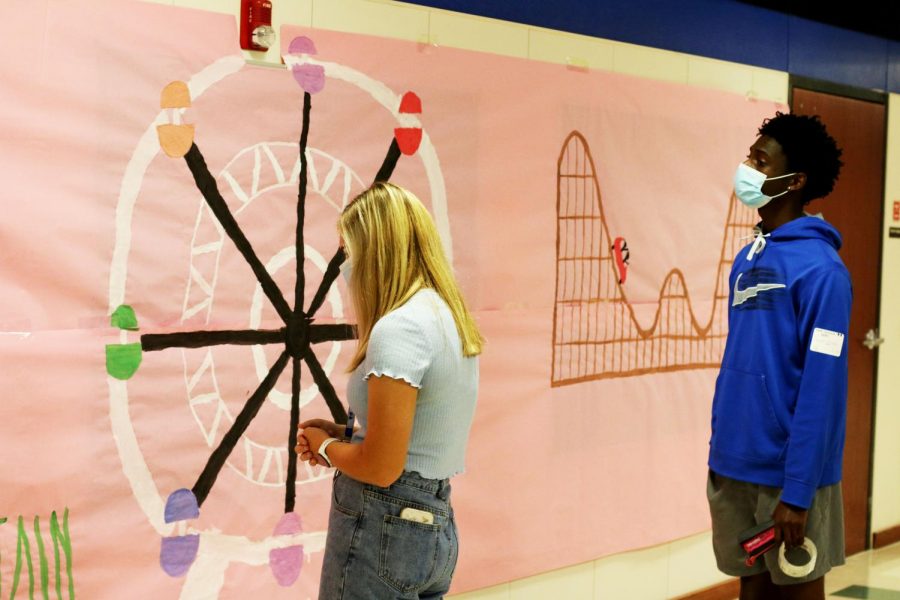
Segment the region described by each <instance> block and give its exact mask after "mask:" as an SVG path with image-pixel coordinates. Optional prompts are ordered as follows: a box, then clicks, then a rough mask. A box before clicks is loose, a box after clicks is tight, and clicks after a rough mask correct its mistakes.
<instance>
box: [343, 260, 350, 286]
mask: <svg viewBox="0 0 900 600" xmlns="http://www.w3.org/2000/svg"><path fill="white" fill-rule="evenodd" d="M351 268H352V267H351V265H350V257H347V258H346V259H345V260H344V262H343V263H342V264H341V275H342V276H343V277H344V281H345V282H346V283H347V285H350V272H351Z"/></svg>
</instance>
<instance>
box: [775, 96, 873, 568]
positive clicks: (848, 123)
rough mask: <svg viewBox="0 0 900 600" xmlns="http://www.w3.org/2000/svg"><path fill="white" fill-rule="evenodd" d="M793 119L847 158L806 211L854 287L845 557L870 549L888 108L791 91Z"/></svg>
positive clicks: (851, 328) (864, 102) (848, 417)
mask: <svg viewBox="0 0 900 600" xmlns="http://www.w3.org/2000/svg"><path fill="white" fill-rule="evenodd" d="M791 108H792V111H793V112H795V113H797V114H805V115H812V114H817V115H819V116H820V117H821V119H822V121H823V122H824V123H825V125H826V127H827V128H828V131H829V133H831V135H832V136H833V137H834V138H835V139H836V140H837V142H838V146H840V147H841V148H842V149H843V151H844V154H843V157H842V160H843V161H844V167H843V169H842V170H841V176H840V179H839V180H838V183H837V186H836V187H835V190H834V192H832V193H831V194H830V195H829V196H827V197H826V198H824V199H821V200H815V201H813V202H812V203H811V204H810V205H809V207H808V208H807V210H808V212H810V213H817V212H821V213H822V214H823V215H824V217H825V219H826V220H827V221H829V222H830V223H832V224H833V225H834V226H835V227H837V229H838V231H840V232H841V235H842V236H843V238H844V246H843V248H842V249H841V251H840V254H841V258H842V259H843V260H844V264H846V265H847V269H848V270H849V271H850V276H851V278H852V280H853V311H852V314H851V318H850V332H849V335H848V352H849V354H848V360H849V362H850V367H849V369H850V374H849V376H850V385H849V393H848V398H847V441H846V445H845V447H844V481H843V493H844V520H845V525H844V526H845V531H846V536H847V553H848V554H853V553H855V552H859V551H861V550H864V549H866V548H867V547H868V546H869V543H868V542H869V517H870V514H869V513H870V510H869V506H870V494H871V489H870V487H871V485H870V484H871V463H872V429H873V427H872V425H873V407H874V402H875V397H874V396H875V366H876V360H875V359H876V356H875V353H876V352H877V349H876V350H870V349H869V348H867V347H866V346H865V345H863V340H864V339H865V338H866V333H867V332H868V331H869V330H870V329H877V328H878V298H879V282H880V277H879V274H880V272H881V243H882V240H881V237H882V235H881V232H882V213H883V207H884V158H885V119H886V108H885V104H884V100H883V98H882V99H881V101H880V102H879V101H877V97H876V98H875V99H874V100H872V101H870V100H863V99H859V98H851V97H846V96H841V95H835V94H828V93H823V92H819V91H812V90H809V89H803V88H802V87H800V86H798V85H797V84H796V83H795V84H794V86H793V89H792V100H791Z"/></svg>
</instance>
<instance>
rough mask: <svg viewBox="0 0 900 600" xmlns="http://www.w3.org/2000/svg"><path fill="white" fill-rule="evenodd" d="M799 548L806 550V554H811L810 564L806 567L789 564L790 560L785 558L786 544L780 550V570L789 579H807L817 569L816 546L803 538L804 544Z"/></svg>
mask: <svg viewBox="0 0 900 600" xmlns="http://www.w3.org/2000/svg"><path fill="white" fill-rule="evenodd" d="M799 547H800V548H803V549H804V550H806V553H807V554H809V562H808V563H806V564H805V565H795V564H792V563H790V562H788V559H787V558H786V557H785V556H784V552H785V548H784V544H781V546H780V547H779V548H778V568H779V569H781V572H782V573H784V574H785V575H787V576H788V577H806V576H807V575H809V574H810V573H812V572H813V569H815V568H816V556H817V552H816V545H815V544H813V542H812V540H811V539H809V538H806V537H805V538H803V543H802V544H800V546H799Z"/></svg>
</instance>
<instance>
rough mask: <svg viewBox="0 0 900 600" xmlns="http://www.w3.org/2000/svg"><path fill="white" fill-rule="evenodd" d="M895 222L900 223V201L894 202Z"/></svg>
mask: <svg viewBox="0 0 900 600" xmlns="http://www.w3.org/2000/svg"><path fill="white" fill-rule="evenodd" d="M894 221H896V222H900V200H895V201H894Z"/></svg>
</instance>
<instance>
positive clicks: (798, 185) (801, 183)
mask: <svg viewBox="0 0 900 600" xmlns="http://www.w3.org/2000/svg"><path fill="white" fill-rule="evenodd" d="M805 187H806V173H797V174H796V175H794V176H793V177H792V178H791V182H790V183H789V184H788V189H789V190H791V191H792V192H794V191H797V190H802V189H803V188H805Z"/></svg>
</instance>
